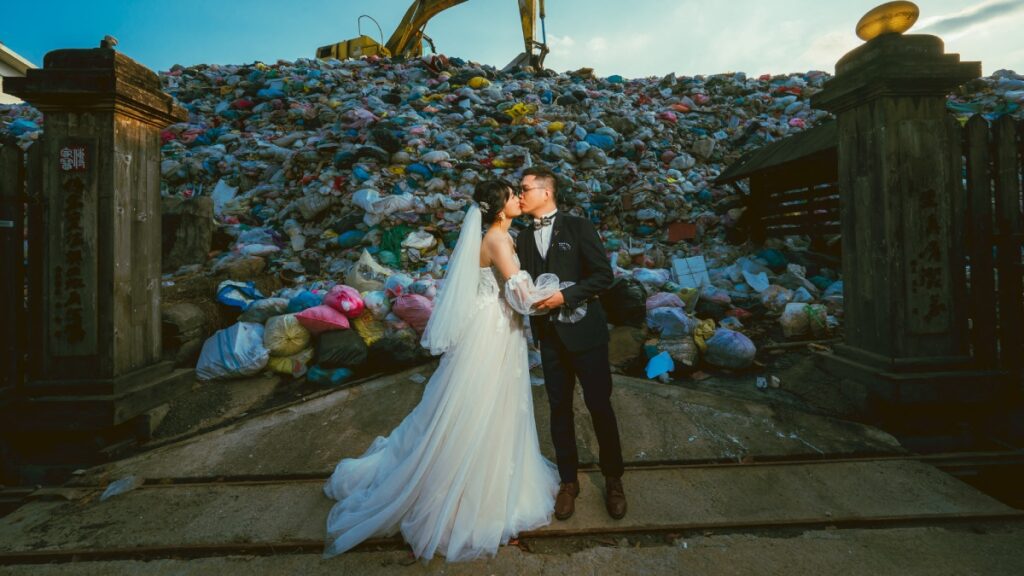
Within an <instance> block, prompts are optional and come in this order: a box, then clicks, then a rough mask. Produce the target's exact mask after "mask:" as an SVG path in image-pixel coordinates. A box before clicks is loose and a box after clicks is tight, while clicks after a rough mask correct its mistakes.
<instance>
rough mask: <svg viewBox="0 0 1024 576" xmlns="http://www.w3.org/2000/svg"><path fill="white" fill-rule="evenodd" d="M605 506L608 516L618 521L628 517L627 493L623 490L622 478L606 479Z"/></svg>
mask: <svg viewBox="0 0 1024 576" xmlns="http://www.w3.org/2000/svg"><path fill="white" fill-rule="evenodd" d="M604 490H605V495H604V505H605V507H606V508H607V509H608V515H609V516H611V517H612V518H614V519H616V520H618V519H620V518H622V517H623V516H625V515H626V492H625V491H624V490H623V489H622V478H608V477H605V479H604Z"/></svg>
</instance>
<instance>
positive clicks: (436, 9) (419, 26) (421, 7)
mask: <svg viewBox="0 0 1024 576" xmlns="http://www.w3.org/2000/svg"><path fill="white" fill-rule="evenodd" d="M465 1H466V0H418V1H417V2H413V3H412V6H409V9H408V10H406V11H405V16H404V17H403V18H402V21H401V22H400V23H399V24H398V27H397V28H395V31H394V33H392V34H391V38H389V39H388V43H387V44H386V47H387V49H388V52H390V53H391V55H392V56H396V57H404V58H415V57H417V56H420V55H421V54H423V42H422V39H423V28H424V27H425V26H426V25H427V22H429V21H430V19H431V18H433V17H434V16H437V15H438V14H439V13H440V12H442V11H444V10H447V9H449V8H451V7H452V6H456V5H458V4H462V3H463V2H465Z"/></svg>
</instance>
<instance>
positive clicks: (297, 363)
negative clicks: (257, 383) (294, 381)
mask: <svg viewBox="0 0 1024 576" xmlns="http://www.w3.org/2000/svg"><path fill="white" fill-rule="evenodd" d="M312 359H313V349H312V348H306V349H305V350H302V351H300V352H298V353H297V354H292V355H291V356H271V357H270V359H269V360H268V361H267V368H269V369H270V370H272V371H274V372H276V373H278V374H283V375H285V376H291V377H292V378H302V377H303V376H304V375H305V374H306V371H307V370H308V369H309V363H310V360H312Z"/></svg>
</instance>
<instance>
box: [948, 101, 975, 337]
mask: <svg viewBox="0 0 1024 576" xmlns="http://www.w3.org/2000/svg"><path fill="white" fill-rule="evenodd" d="M946 129H947V130H948V131H949V140H948V141H947V148H946V154H947V156H948V159H949V160H948V161H949V163H950V166H952V172H951V173H950V188H951V190H950V206H949V208H948V210H949V211H950V214H949V219H950V240H949V243H950V244H951V245H950V247H949V249H950V252H949V254H950V271H949V274H950V282H951V284H952V286H951V289H952V291H953V302H952V303H953V317H952V325H951V331H952V334H953V338H954V344H953V348H954V350H956V354H961V355H964V356H970V354H971V352H970V350H971V333H970V325H969V323H968V303H969V300H968V292H967V234H968V230H967V224H968V223H967V221H966V220H965V219H964V215H966V214H967V189H966V188H965V187H964V185H963V179H962V177H961V175H962V174H963V173H964V147H963V138H964V132H965V130H964V129H963V128H961V126H960V123H959V122H957V121H956V119H955V118H953V117H952V116H950V117H947V118H946Z"/></svg>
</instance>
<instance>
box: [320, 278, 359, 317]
mask: <svg viewBox="0 0 1024 576" xmlns="http://www.w3.org/2000/svg"><path fill="white" fill-rule="evenodd" d="M324 304H326V305H327V306H330V307H331V308H334V309H335V310H337V311H338V312H341V313H342V314H344V315H345V316H348V317H349V318H355V317H357V316H361V315H362V314H363V310H364V309H365V307H366V306H365V304H364V303H363V297H362V296H361V295H360V294H359V291H358V290H356V289H355V288H352V287H351V286H345V285H344V284H338V285H337V286H335V287H333V288H331V290H330V292H328V293H327V296H324Z"/></svg>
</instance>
